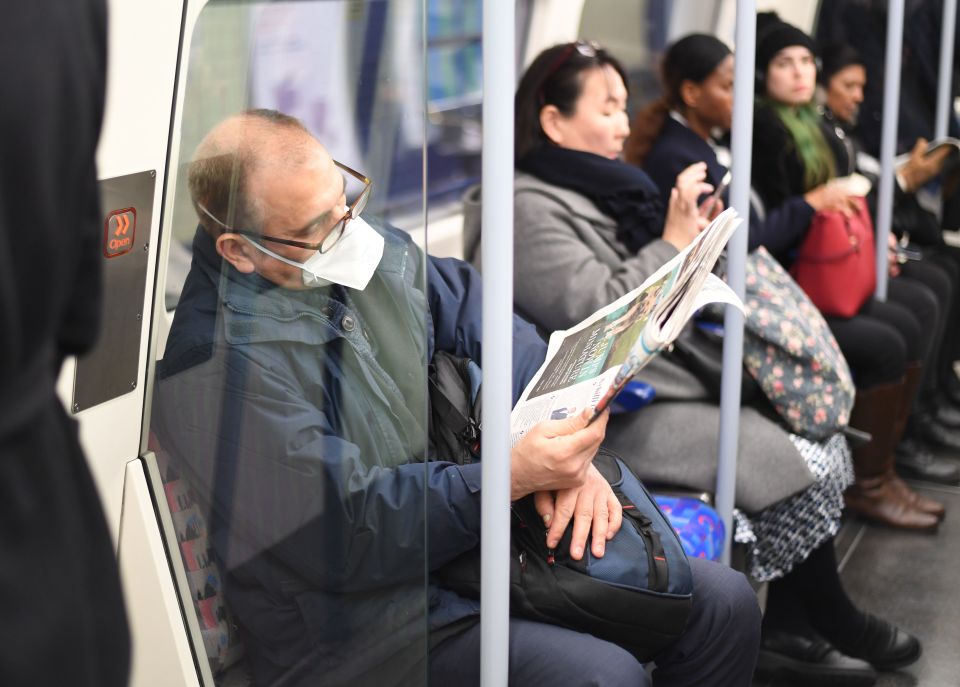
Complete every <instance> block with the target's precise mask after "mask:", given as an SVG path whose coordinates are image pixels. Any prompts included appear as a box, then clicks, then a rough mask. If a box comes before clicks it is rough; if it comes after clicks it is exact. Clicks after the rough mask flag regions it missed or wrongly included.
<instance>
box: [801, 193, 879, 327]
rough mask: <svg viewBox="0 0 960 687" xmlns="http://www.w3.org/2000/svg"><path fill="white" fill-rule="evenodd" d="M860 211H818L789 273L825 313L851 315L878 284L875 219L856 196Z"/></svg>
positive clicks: (864, 203)
mask: <svg viewBox="0 0 960 687" xmlns="http://www.w3.org/2000/svg"><path fill="white" fill-rule="evenodd" d="M857 201H858V203H857V204H858V210H857V213H856V214H854V215H853V216H851V217H847V216H846V215H844V214H843V213H841V212H839V211H837V210H820V211H818V212H817V214H816V215H814V216H813V221H812V222H811V223H810V229H809V231H807V236H806V238H804V240H803V243H802V244H800V251H799V253H798V254H797V258H796V260H795V261H794V263H793V266H792V267H791V268H790V274H791V275H793V278H794V279H795V280H796V281H797V283H798V284H799V285H800V286H801V288H803V290H804V291H805V292H806V294H807V295H808V296H809V297H810V300H811V301H813V302H814V304H815V305H816V306H817V308H819V310H820V312H822V313H823V314H824V315H832V316H834V317H853V316H854V315H856V314H857V312H858V311H859V310H860V308H862V307H863V304H864V303H866V302H867V299H868V298H870V296H871V295H872V294H873V291H874V288H875V287H876V285H877V265H876V251H875V248H874V237H873V236H874V235H873V221H872V220H871V219H870V212H869V211H868V210H867V203H866V201H865V200H864V199H863V198H858V199H857Z"/></svg>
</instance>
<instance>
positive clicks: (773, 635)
mask: <svg viewBox="0 0 960 687" xmlns="http://www.w3.org/2000/svg"><path fill="white" fill-rule="evenodd" d="M757 676H758V677H763V678H771V679H776V680H777V681H778V684H779V682H780V681H781V680H782V681H785V682H788V683H789V684H794V685H836V686H837V687H841V686H842V687H861V686H862V687H868V686H869V685H872V684H874V683H875V682H876V681H877V674H876V672H874V670H873V668H871V667H870V664H869V663H867V662H865V661H861V660H859V659H856V658H851V657H849V656H844V655H843V654H842V653H840V652H839V651H837V650H836V649H835V648H834V647H833V646H831V644H830V643H829V642H827V641H826V640H825V639H821V638H819V637H804V636H801V635H796V634H789V633H787V632H781V631H777V630H774V631H767V632H764V634H763V637H762V639H761V640H760V655H759V657H758V658H757Z"/></svg>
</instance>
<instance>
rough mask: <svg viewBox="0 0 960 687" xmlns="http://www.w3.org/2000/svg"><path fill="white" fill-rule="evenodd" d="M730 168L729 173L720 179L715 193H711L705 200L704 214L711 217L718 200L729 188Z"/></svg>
mask: <svg viewBox="0 0 960 687" xmlns="http://www.w3.org/2000/svg"><path fill="white" fill-rule="evenodd" d="M730 179H731V176H730V170H729V169H728V170H727V173H726V174H724V175H723V178H722V179H721V180H720V183H719V184H717V188H715V189H714V191H713V193H711V194H710V197H709V198H707V199H706V200H705V201H704V202H703V216H704V217H706V218H708V219H709V218H710V216H711V215H712V214H713V211H714V209H715V208H716V207H717V201H718V200H720V196H722V195H723V193H724V191H726V190H727V187H728V186H730Z"/></svg>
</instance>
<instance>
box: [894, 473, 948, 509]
mask: <svg viewBox="0 0 960 687" xmlns="http://www.w3.org/2000/svg"><path fill="white" fill-rule="evenodd" d="M889 479H890V483H891V485H892V486H893V488H894V489H895V490H896V491H897V492H899V493H900V496H901V497H902V498H904V499H906V500H907V501H909V502H910V503H911V504H912V505H913V507H914V508H916V509H917V510H920V511H923V512H924V513H930V515H933V516H934V517H936V518H937V520H943V518H944V516H945V515H946V514H947V507H946V506H944V505H943V504H942V503H940V502H939V501H934V500H933V499H928V498H927V497H926V496H921V495H920V494H919V493H917V492H915V491H914V490H913V489H911V488H910V485H908V484H907V483H906V482H904V481H903V480H902V479H901V478H900V475H898V474H897V472H896V470H894V471H893V472H892V473H891V474H890V475H889Z"/></svg>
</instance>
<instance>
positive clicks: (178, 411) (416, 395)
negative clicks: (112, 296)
mask: <svg viewBox="0 0 960 687" xmlns="http://www.w3.org/2000/svg"><path fill="white" fill-rule="evenodd" d="M381 233H382V234H383V235H384V237H385V241H386V245H385V248H384V255H383V259H382V260H381V262H380V265H379V267H378V268H377V272H376V274H375V276H374V278H373V280H372V281H371V282H370V284H369V285H368V286H367V288H366V289H365V290H364V291H362V292H358V291H354V290H349V289H345V288H342V287H339V286H333V287H326V288H321V289H311V290H306V291H290V290H286V289H282V288H278V287H275V286H274V285H272V284H271V283H269V282H267V281H266V280H264V279H263V278H262V277H260V276H259V275H256V274H252V275H245V274H240V273H239V272H237V271H236V270H234V269H233V268H232V267H229V265H228V264H227V263H225V262H224V263H223V268H221V260H220V258H219V256H218V254H217V253H216V250H215V247H214V244H213V241H212V240H211V239H210V238H209V237H208V236H207V235H206V234H205V233H204V232H203V231H200V230H198V232H197V235H196V238H195V240H194V258H193V264H192V266H191V270H190V274H189V276H188V278H187V282H186V285H185V287H184V290H183V294H182V296H181V300H180V303H179V305H178V307H177V312H176V317H175V318H174V323H173V328H172V330H171V332H170V337H169V341H168V344H167V348H166V351H165V353H164V357H163V360H162V361H161V362H160V363H159V364H158V366H157V383H156V393H155V397H154V411H153V430H154V432H155V433H156V435H157V437H158V439H159V441H160V444H161V445H162V446H163V448H164V449H165V450H166V451H167V452H169V453H170V454H171V455H172V457H173V459H174V460H175V461H176V463H177V465H178V466H179V467H180V468H181V469H182V470H183V471H184V472H185V473H186V475H187V476H188V478H189V479H190V481H191V482H193V484H194V486H195V487H196V488H197V490H198V491H199V492H200V493H198V494H197V497H198V500H199V501H200V502H201V503H204V504H206V505H207V506H209V508H210V511H211V512H210V517H211V525H210V529H211V537H212V541H213V547H214V550H215V552H216V555H217V557H218V558H219V559H220V561H221V564H222V565H223V566H224V568H225V571H226V592H227V598H228V600H229V602H230V604H231V606H232V607H233V609H234V611H235V612H236V615H237V618H238V620H239V622H240V624H241V625H242V627H243V629H244V630H245V633H246V636H247V640H248V641H247V645H248V650H249V653H250V656H251V660H252V667H253V671H254V676H255V678H256V681H257V683H258V684H272V683H273V682H274V681H275V680H277V679H278V678H279V677H280V676H281V675H286V676H287V677H288V679H289V678H291V677H293V676H294V675H295V676H297V678H296V679H293V680H292V681H291V682H290V684H311V683H312V684H317V680H318V679H319V678H320V676H322V683H323V684H367V683H370V684H372V683H376V684H394V683H396V684H399V683H402V682H403V681H404V679H405V675H408V674H409V673H411V672H412V673H416V672H417V671H418V670H422V666H419V667H418V666H417V665H416V664H417V663H418V661H421V660H422V659H423V656H424V652H425V648H424V647H423V646H422V645H420V646H418V644H417V643H418V641H422V639H423V637H424V632H425V629H426V628H427V625H428V623H429V627H430V629H431V633H432V634H434V635H435V636H437V633H441V634H442V631H443V628H449V627H451V624H453V623H457V622H458V621H463V620H464V619H465V618H468V617H470V616H473V615H475V614H476V613H477V612H478V604H477V603H475V602H473V601H469V600H466V599H462V598H459V597H457V596H456V595H454V594H453V593H451V592H449V591H446V590H442V589H440V588H439V587H437V586H436V585H435V584H433V583H430V584H429V585H427V587H426V588H425V586H424V574H425V570H436V569H437V568H438V567H440V566H442V565H443V564H444V563H446V562H448V561H450V560H452V559H453V558H454V557H456V556H457V555H459V554H461V553H463V552H465V551H468V550H470V549H472V548H473V547H475V546H477V544H478V542H479V534H480V494H479V491H480V465H479V464H473V465H467V466H463V467H461V466H458V465H456V464H454V463H451V462H443V461H441V460H438V461H432V462H424V457H425V455H426V449H425V439H426V428H427V422H426V411H427V400H426V372H425V366H426V361H427V360H428V359H429V358H430V357H431V356H432V355H433V352H434V351H435V350H445V351H449V352H452V353H455V354H457V355H460V356H469V357H470V358H472V359H474V360H478V361H479V360H481V350H480V303H481V302H480V277H479V275H478V274H477V273H476V271H474V270H473V268H472V267H470V266H469V265H467V264H465V263H462V262H459V261H455V260H449V259H448V260H441V259H435V258H432V257H431V258H428V259H427V260H426V261H425V260H424V259H423V254H422V253H421V251H420V250H419V249H418V248H417V247H416V246H415V245H414V244H413V243H412V242H411V241H410V239H409V237H408V236H407V235H406V234H405V233H403V232H400V231H397V230H393V229H385V230H381ZM504 345H509V343H507V342H505V344H504ZM513 346H514V347H513V351H514V353H513V355H514V385H513V395H514V400H516V399H517V398H518V397H519V395H520V393H521V392H522V390H523V387H524V386H525V385H526V383H527V381H528V380H529V379H530V377H531V376H532V375H533V373H534V372H535V371H536V369H537V368H538V367H539V365H540V364H541V363H542V361H543V358H544V355H545V353H546V346H545V344H544V343H543V341H542V340H541V339H540V337H539V336H538V335H537V333H536V332H535V330H534V329H533V327H532V326H530V325H528V324H527V323H525V322H523V321H522V320H519V319H517V320H515V324H514V341H513ZM425 504H426V505H425ZM504 536H507V533H504ZM428 609H429V612H428ZM284 684H287V683H284Z"/></svg>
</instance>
